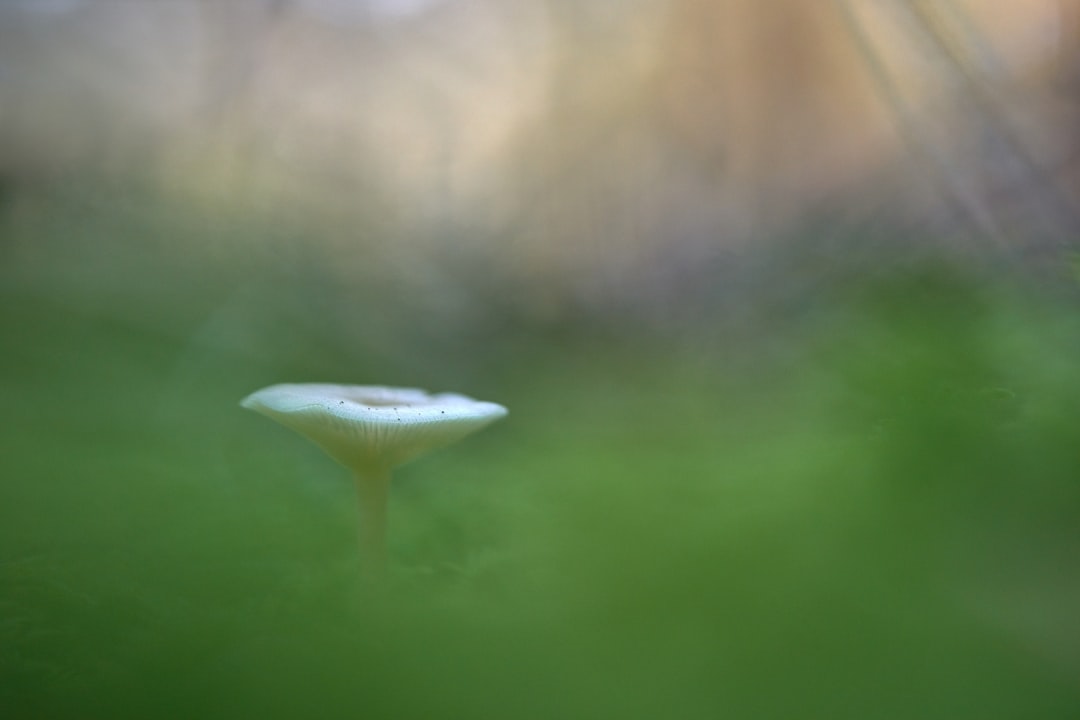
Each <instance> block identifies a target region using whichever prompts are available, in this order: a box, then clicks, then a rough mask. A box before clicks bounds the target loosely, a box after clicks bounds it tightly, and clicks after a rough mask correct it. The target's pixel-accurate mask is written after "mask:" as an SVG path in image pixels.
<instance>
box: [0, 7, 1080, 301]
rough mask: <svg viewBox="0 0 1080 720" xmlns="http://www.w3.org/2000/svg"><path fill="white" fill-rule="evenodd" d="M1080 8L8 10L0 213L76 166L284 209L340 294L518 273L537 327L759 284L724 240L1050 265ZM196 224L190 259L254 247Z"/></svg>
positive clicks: (63, 179) (119, 183)
mask: <svg viewBox="0 0 1080 720" xmlns="http://www.w3.org/2000/svg"><path fill="white" fill-rule="evenodd" d="M1078 13H1080V3H1077V2H1075V0H936V1H934V2H930V1H926V2H918V1H916V0H908V1H904V0H847V1H846V2H845V1H842V0H836V1H832V0H830V1H822V2H816V1H815V2H809V1H808V0H770V2H755V1H754V0H619V1H616V0H408V1H406V0H396V1H395V0H230V1H229V2H220V1H219V0H160V1H157V2H134V1H131V0H5V2H3V3H0V178H2V182H3V188H4V197H5V207H6V210H5V212H6V214H7V216H8V218H9V219H12V220H11V221H12V222H14V223H15V224H16V226H17V225H18V223H19V222H23V221H26V220H25V219H26V218H27V217H30V216H33V214H34V213H41V212H45V210H43V209H42V208H43V206H42V205H41V204H40V203H38V204H35V202H38V201H36V200H35V198H37V197H38V196H40V195H41V194H42V193H48V192H51V190H50V189H51V188H54V187H56V186H58V185H64V184H65V183H71V182H79V183H84V184H86V183H88V184H89V185H90V186H93V187H96V188H98V189H99V190H100V189H101V188H109V189H110V192H113V191H114V192H115V193H116V194H117V195H118V196H120V197H124V196H125V194H130V193H137V194H136V195H129V196H130V197H137V198H139V199H138V200H135V201H133V202H135V203H136V204H142V203H145V202H147V201H146V200H145V199H144V198H145V197H151V198H153V202H162V203H166V204H169V205H170V206H175V207H177V208H181V210H180V212H181V214H184V215H186V216H188V217H192V216H195V217H205V218H207V219H208V222H210V223H213V222H216V220H215V218H220V217H221V216H222V214H224V215H226V216H229V217H237V216H242V217H250V218H258V219H259V220H260V222H264V223H266V224H268V225H270V226H273V227H279V228H280V227H288V228H291V232H292V233H293V235H294V236H295V240H293V241H291V242H292V245H291V249H290V251H289V252H291V253H293V255H291V256H290V257H296V256H299V257H302V258H304V262H307V263H313V264H317V265H319V266H320V267H321V268H322V271H323V272H326V273H330V274H333V275H335V276H338V277H339V278H340V279H341V281H342V282H344V283H348V282H350V278H355V279H357V282H360V281H361V280H360V279H361V278H364V277H366V276H367V275H370V274H371V273H373V272H374V273H376V274H379V275H382V276H383V277H386V276H387V274H389V276H392V277H395V278H396V279H397V280H398V281H399V282H400V283H401V284H402V286H403V287H406V288H411V289H415V291H416V292H417V293H419V294H421V295H424V294H425V293H426V294H427V295H426V296H427V297H429V298H430V301H431V302H432V303H436V304H439V305H440V306H442V307H443V309H445V307H446V306H447V305H451V306H452V305H453V304H454V302H456V300H455V293H456V294H457V295H460V294H461V293H460V287H461V285H462V284H463V280H462V275H461V274H459V271H458V270H457V269H456V268H459V267H460V268H464V269H462V270H461V271H460V272H461V273H464V275H465V276H469V275H477V276H480V277H481V278H483V282H484V283H487V284H488V286H489V288H488V290H487V291H485V292H487V293H489V295H484V294H483V293H481V294H480V296H479V297H472V296H470V297H467V298H458V300H460V302H463V303H480V304H483V303H488V302H491V299H490V296H491V295H494V296H498V297H500V298H505V296H506V295H507V294H511V295H513V298H514V299H513V302H514V303H516V306H517V310H516V311H517V312H520V313H523V314H524V315H525V316H529V317H536V318H546V317H559V316H562V315H565V314H567V313H576V312H580V311H583V310H586V311H589V312H595V313H597V314H599V315H601V316H604V315H612V316H617V315H621V314H628V315H630V316H632V317H635V318H636V317H639V316H640V317H646V316H650V315H653V316H656V317H657V318H659V320H660V322H663V318H665V317H666V313H667V310H666V309H665V308H669V307H670V306H673V305H675V306H677V305H682V304H685V303H687V302H690V303H693V302H696V301H697V299H699V298H700V296H702V295H709V296H711V294H713V293H715V292H721V293H722V292H724V291H723V289H721V290H719V291H718V290H717V289H716V288H717V286H723V285H725V284H728V285H733V284H734V285H737V284H738V283H739V282H742V283H748V282H749V283H753V282H756V279H751V280H747V279H746V277H747V274H746V272H744V270H745V268H746V266H747V263H748V262H749V263H750V264H751V265H752V264H753V262H755V261H748V260H747V258H748V257H751V256H752V257H758V256H761V255H763V254H766V255H767V254H769V253H774V254H775V255H777V256H784V257H788V258H796V259H795V260H789V262H793V263H795V264H798V263H803V262H804V260H805V261H806V262H808V263H809V264H810V265H813V264H814V263H821V264H823V265H828V264H830V263H833V262H835V263H837V264H844V263H848V262H852V261H853V258H856V259H857V260H855V262H859V263H868V264H874V263H876V262H878V261H879V259H880V258H881V257H887V255H884V256H879V255H878V254H877V252H878V250H879V249H880V247H881V246H896V245H900V246H904V245H920V244H922V243H925V244H927V245H928V246H935V247H941V246H946V247H950V248H954V249H956V250H959V251H960V252H962V253H965V254H967V256H972V257H980V258H985V257H989V258H1004V259H1005V260H1007V261H1008V262H1013V261H1016V260H1019V261H1020V262H1022V263H1027V264H1032V265H1035V266H1040V267H1042V266H1054V265H1055V264H1057V263H1060V261H1061V260H1062V259H1063V258H1064V257H1065V256H1067V255H1068V253H1069V252H1070V250H1069V244H1070V242H1071V239H1072V237H1073V235H1074V234H1075V230H1076V227H1077V225H1076V217H1077V215H1076V200H1077V198H1076V192H1077V185H1076V182H1077V176H1076V171H1077V167H1076V162H1075V157H1074V155H1075V150H1076V147H1077V140H1078V138H1077V129H1078V128H1077V122H1076V108H1077V100H1078V92H1080V54H1078V50H1080V45H1078V41H1080V35H1078V32H1080V24H1078V22H1080V20H1078V17H1080V16H1078ZM144 194H145V195H144ZM808 227H814V228H821V229H819V230H817V231H815V232H808V231H806V228H808ZM845 233H846V235H845ZM17 235H18V233H16V236H17ZM211 235H212V233H211ZM841 236H843V237H845V238H846V239H843V240H841V239H837V238H840V237H841ZM73 242H74V240H73ZM145 242H152V239H151V238H146V239H145ZM206 242H207V244H208V245H213V246H212V247H200V246H199V242H198V240H197V239H195V240H192V241H186V242H185V243H184V246H185V247H184V249H183V251H182V252H183V253H186V254H188V255H195V256H197V257H199V258H200V260H199V262H224V263H226V264H228V263H235V262H239V261H242V260H243V259H245V258H246V257H248V254H249V253H251V252H259V251H260V250H259V248H258V247H257V245H258V241H257V240H249V241H240V240H235V239H229V240H227V241H226V240H222V239H220V238H219V239H218V240H215V241H213V242H211V241H210V240H207V241H206ZM253 244H254V246H255V247H253ZM32 245H34V243H30V242H24V243H23V244H22V245H20V244H19V243H17V242H16V243H15V246H14V247H9V248H6V249H5V253H6V254H7V255H6V261H5V262H7V263H8V267H9V270H10V269H11V268H16V267H19V266H20V264H22V265H24V266H25V267H26V268H27V271H28V272H29V271H30V268H31V267H32V266H33V265H34V263H35V262H44V260H42V258H44V257H48V262H49V263H53V264H55V263H62V262H63V259H62V257H59V256H62V255H64V253H51V254H50V253H47V252H45V251H44V250H41V249H40V248H38V249H37V250H35V249H34V248H32V247H31V246H32ZM894 249H895V247H891V250H890V252H891V251H892V250H894ZM118 252H119V253H120V254H123V253H126V252H127V250H119V251H118ZM170 252H181V251H180V250H177V249H176V248H172V249H171V250H170ZM35 253H37V255H35ZM804 254H805V255H807V256H809V257H810V258H811V259H809V260H807V259H806V258H804V257H803V255H804ZM101 267H102V268H105V267H107V264H106V265H102V266H101ZM732 268H739V270H738V271H737V272H733V271H732V270H731V269H732ZM376 269H377V270H376ZM101 272H103V273H105V274H106V275H107V272H106V271H105V270H104V269H101ZM725 273H726V274H725ZM732 274H734V275H737V276H739V277H741V278H742V279H741V280H733V279H731V277H730V276H731V275H732ZM654 319H655V318H654Z"/></svg>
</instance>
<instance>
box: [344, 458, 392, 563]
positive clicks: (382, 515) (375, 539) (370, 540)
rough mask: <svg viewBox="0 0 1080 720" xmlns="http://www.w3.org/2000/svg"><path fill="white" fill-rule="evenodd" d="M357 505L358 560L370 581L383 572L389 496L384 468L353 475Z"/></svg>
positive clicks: (359, 470)
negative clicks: (358, 516)
mask: <svg viewBox="0 0 1080 720" xmlns="http://www.w3.org/2000/svg"><path fill="white" fill-rule="evenodd" d="M353 479H354V481H355V483H356V497H357V500H358V501H359V504H360V560H361V562H362V563H363V567H364V571H365V572H366V573H367V574H368V575H369V576H371V577H380V576H382V575H383V573H384V572H385V571H386V506H387V503H388V501H389V496H390V470H389V469H388V468H358V469H356V470H355V471H354V472H353Z"/></svg>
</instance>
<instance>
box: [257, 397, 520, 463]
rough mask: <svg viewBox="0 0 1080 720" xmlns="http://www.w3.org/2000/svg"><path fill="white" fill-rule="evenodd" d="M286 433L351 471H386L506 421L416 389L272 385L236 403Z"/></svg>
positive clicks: (460, 400) (498, 408)
mask: <svg viewBox="0 0 1080 720" xmlns="http://www.w3.org/2000/svg"><path fill="white" fill-rule="evenodd" d="M240 404H241V405H242V406H243V407H245V408H248V409H249V410H254V411H256V412H259V413H262V414H263V415H266V416H267V417H270V418H272V419H274V420H276V421H277V422H279V423H281V424H282V425H285V426H286V427H289V428H291V429H293V430H295V431H296V432H298V433H300V434H301V435H303V436H305V437H307V438H308V439H309V440H311V441H313V442H314V443H316V444H317V445H319V446H320V447H321V448H322V449H323V450H325V451H326V452H327V454H329V455H330V456H331V457H333V458H334V459H335V460H337V461H338V462H339V463H341V464H342V465H345V466H346V467H348V468H350V469H352V470H358V469H364V468H380V467H381V468H386V469H388V468H392V467H395V466H397V465H400V464H402V463H404V462H407V461H409V460H411V459H413V458H415V457H416V456H418V455H421V454H423V453H426V452H428V451H430V450H435V449H437V448H440V447H444V446H446V445H450V444H451V443H454V442H456V441H458V440H460V439H461V438H463V437H465V436H466V435H469V434H470V433H472V432H475V431H476V430H479V429H480V428H482V427H484V426H485V425H487V424H489V423H491V422H494V421H495V420H498V419H499V418H501V417H504V416H505V415H506V413H507V411H506V408H504V407H503V406H502V405H498V404H496V403H491V402H483V401H480V400H473V399H472V398H470V397H466V396H464V395H458V394H455V393H440V394H437V395H432V394H428V393H427V392H425V391H424V390H419V389H416V388H394V387H383V386H379V385H330V384H322V383H302V384H284V385H271V386H270V387H266V388H263V389H262V390H258V391H256V392H254V393H252V394H251V395H248V396H247V397H246V398H244V399H243V401H241V403H240Z"/></svg>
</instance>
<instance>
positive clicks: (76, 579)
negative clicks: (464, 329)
mask: <svg viewBox="0 0 1080 720" xmlns="http://www.w3.org/2000/svg"><path fill="white" fill-rule="evenodd" d="M55 232H58V231H55ZM152 266H153V263H152V262H151V261H145V262H144V264H143V266H142V267H152ZM159 269H160V270H162V271H164V270H165V268H159ZM170 270H171V271H175V272H181V273H182V272H185V271H184V270H183V269H182V268H181V269H180V270H177V269H176V268H175V267H173V268H170ZM186 272H187V273H188V274H187V275H186V276H184V277H186V280H185V281H184V282H187V283H188V284H186V285H185V284H184V283H181V282H179V281H171V280H168V279H162V278H165V275H162V276H161V278H158V279H154V278H149V279H147V278H143V280H142V283H143V284H142V285H141V286H140V287H142V288H144V290H142V291H141V292H143V293H144V295H143V296H140V295H139V294H138V293H134V294H133V295H132V296H131V297H132V298H133V299H130V298H129V299H125V301H124V302H125V303H129V305H126V306H125V307H126V310H125V312H123V313H121V312H113V311H111V310H102V309H101V308H102V307H103V305H102V304H101V303H102V302H104V301H103V300H102V297H104V295H103V293H105V292H106V289H105V288H95V289H94V290H93V292H91V291H88V290H87V291H84V292H85V298H84V299H85V300H86V301H85V302H82V301H80V295H79V292H77V291H71V290H70V288H71V287H72V283H67V284H65V283H63V282H61V281H59V280H58V281H56V283H55V284H54V285H52V286H49V285H41V284H35V283H34V282H25V276H22V277H16V276H15V275H13V274H10V273H9V274H7V275H5V284H4V285H3V288H4V294H3V297H2V298H0V300H2V301H0V337H3V338H4V343H3V350H2V351H0V716H2V717H5V718H37V717H40V718H76V717H77V718H103V719H104V718H119V717H139V718H151V717H153V718H158V717H184V718H196V717H197V718H255V717H261V718H268V717H273V718H276V717H281V718H294V717H312V718H314V717H328V718H329V717H357V718H366V719H372V718H395V719H396V720H407V719H409V718H424V719H428V718H468V719H470V720H481V719H484V718H492V719H496V718H497V719H500V720H505V719H507V718H515V719H517V718H536V719H537V720H540V719H544V720H550V719H551V718H615V717H618V718H691V719H692V718H710V719H713V718H738V719H740V720H745V719H748V718H828V719H831V720H835V719H838V718H859V719H865V718H920V720H931V719H934V718H941V719H942V720H945V719H948V720H958V719H961V718H972V719H976V718H977V719H979V720H986V719H987V718H1067V717H1077V716H1080V681H1078V680H1077V678H1080V614H1078V613H1077V608H1078V607H1080V564H1078V563H1077V558H1078V557H1080V421H1078V411H1080V319H1078V318H1080V315H1077V313H1076V305H1075V299H1068V298H1062V297H1056V298H1055V299H1052V300H1051V299H1047V297H1046V294H1040V295H1038V296H1037V297H1036V296H1035V294H1033V293H1025V292H1022V291H1019V290H1017V289H1016V288H1012V289H1009V290H1005V289H1003V288H1001V287H997V286H991V285H988V284H986V283H983V282H979V281H972V280H970V279H963V278H962V276H960V275H954V274H950V273H948V272H943V271H941V270H927V271H914V272H909V273H906V274H905V276H904V277H900V278H889V277H886V278H885V279H884V280H882V281H880V282H876V283H873V284H869V285H867V284H864V285H862V286H860V287H851V288H848V289H847V290H846V291H844V292H837V293H836V294H834V295H833V296H831V297H830V298H828V299H827V301H823V302H822V303H820V304H819V305H818V306H817V307H816V309H815V311H814V312H812V313H807V316H806V317H804V318H802V319H799V320H795V321H792V322H789V323H785V324H781V325H780V326H778V327H777V328H776V329H770V330H769V336H768V337H762V338H758V339H757V341H756V342H749V343H747V344H746V345H744V346H740V347H730V346H724V344H723V343H717V344H706V345H696V344H694V343H693V342H692V339H693V338H692V337H691V338H686V339H685V340H686V341H685V342H683V343H675V344H666V343H661V342H658V341H656V340H655V339H651V338H648V337H642V338H637V339H635V338H627V337H622V338H618V339H612V338H607V339H597V338H593V339H590V338H589V336H588V333H580V334H574V333H567V334H564V335H559V336H558V337H557V338H555V337H552V336H551V335H544V334H537V335H536V336H530V334H529V333H528V332H524V331H518V332H517V333H516V334H514V339H513V341H512V342H511V341H506V340H505V338H504V339H500V337H499V335H498V333H495V334H493V335H492V336H491V337H489V338H486V339H484V341H483V342H478V343H477V344H475V345H470V346H469V348H471V349H462V347H461V346H456V345H455V346H454V348H456V351H457V354H454V353H449V351H447V352H448V355H447V356H446V363H445V364H439V363H437V362H432V361H428V360H425V361H423V362H421V361H419V360H416V359H415V358H414V359H410V358H409V357H405V352H404V351H398V350H395V351H393V352H387V351H386V349H385V347H383V348H377V347H372V348H371V351H370V353H369V354H364V353H363V352H361V351H358V350H357V348H358V347H360V348H362V347H364V346H363V344H362V343H361V344H356V343H354V344H351V345H350V344H342V345H334V344H333V343H330V342H328V341H326V340H325V337H326V336H324V335H319V332H318V327H316V330H312V329H311V328H312V325H313V324H314V325H316V326H317V323H316V322H315V321H311V323H309V324H308V325H304V324H303V323H301V322H298V321H297V320H296V316H295V313H294V314H290V312H291V311H289V312H286V311H283V310H281V307H282V306H281V305H274V304H273V303H270V304H269V305H267V308H268V309H267V310H266V311H265V314H264V315H254V316H253V317H254V319H255V320H257V321H259V322H261V323H262V325H261V326H260V327H264V329H265V328H270V329H271V330H273V329H275V328H280V329H282V333H283V337H281V338H280V339H278V340H274V341H270V340H267V339H266V338H269V337H272V336H273V333H272V332H265V333H264V334H263V335H260V338H261V340H260V341H259V343H254V342H250V341H248V340H245V338H248V337H249V336H248V335H245V333H253V332H254V330H252V329H251V328H250V327H242V326H241V324H238V323H233V322H231V321H228V322H226V321H221V323H222V324H220V325H217V326H214V325H213V324H212V323H211V324H210V325H207V324H205V323H201V324H200V322H195V321H194V320H193V319H192V318H194V317H195V316H196V315H198V313H195V312H194V311H191V317H189V316H188V315H185V314H184V313H185V312H187V311H182V310H179V309H177V308H179V307H180V306H181V305H183V306H184V307H188V305H185V303H187V302H189V301H190V303H191V306H194V307H196V308H200V307H202V306H204V305H205V306H206V313H204V316H206V317H211V318H212V317H213V312H212V311H213V305H214V302H211V301H210V300H207V297H206V293H207V292H209V296H210V297H211V298H212V297H213V290H212V288H213V287H217V285H214V283H218V284H219V285H227V284H228V279H227V278H226V279H220V278H219V279H217V280H213V279H211V280H207V283H208V285H209V286H210V287H211V290H210V291H206V290H205V288H202V287H200V285H199V284H198V280H199V279H200V278H202V279H205V278H206V276H205V275H203V274H200V272H199V270H198V268H195V269H190V268H189V269H188V270H187V271H186ZM290 282H293V285H292V286H288V285H287V283H286V285H287V287H286V288H284V289H283V290H282V292H294V293H301V294H303V293H308V294H307V295H304V296H303V297H305V298H306V300H307V301H309V303H308V305H307V306H308V307H311V308H317V307H320V305H319V302H320V300H319V298H318V297H316V296H315V295H314V294H313V293H312V292H311V291H312V287H314V286H316V285H317V283H315V284H312V285H301V284H298V283H297V282H296V281H295V279H294V280H292V281H290ZM170 283H172V284H170ZM50 287H52V288H59V287H65V288H67V289H68V292H67V293H66V294H65V293H63V292H51V291H49V288H50ZM167 293H172V294H171V295H168V294H167ZM155 302H157V303H158V304H159V305H160V306H161V307H164V308H167V309H174V310H176V314H175V316H170V315H168V314H167V313H165V312H158V313H157V314H156V315H155V314H152V313H151V314H149V315H147V317H151V318H157V319H158V320H160V322H156V323H155V322H143V321H140V320H139V317H140V312H142V311H143V310H144V309H145V307H147V306H153V303H155ZM95 303H96V304H95ZM130 303H133V304H130ZM139 303H143V305H141V306H140V305H139ZM107 307H113V306H107ZM289 307H293V306H289ZM369 310H370V309H369ZM146 312H147V313H149V312H150V311H146ZM200 312H201V310H200ZM376 314H377V312H376V311H375V310H370V312H369V315H370V316H372V317H374V316H375V315H376ZM360 316H361V317H366V316H364V314H363V312H361V313H360ZM208 322H209V321H208ZM215 327H216V328H217V329H216V330H215ZM208 328H209V329H208ZM305 328H306V331H305ZM364 330H365V328H364V326H363V324H362V323H360V322H359V321H358V324H357V327H355V328H354V331H355V333H362V332H363V331H364ZM305 332H306V334H305ZM504 332H505V333H506V334H513V329H512V328H511V329H504ZM215 333H216V334H215ZM313 336H316V337H315V339H314V340H313V339H312V337H313ZM208 338H209V339H208ZM320 338H321V340H320ZM230 340H233V341H235V342H230ZM320 342H321V344H320ZM416 342H418V343H419V344H420V346H421V348H420V349H423V348H422V339H421V340H420V341H416ZM256 346H257V349H258V352H255V350H253V348H255V347H256ZM401 347H405V348H406V349H408V350H410V351H411V350H413V349H415V346H414V345H408V344H407V343H406V344H404V345H402V346H401ZM444 350H445V349H444ZM470 368H471V369H470ZM322 380H326V381H338V382H356V383H387V384H404V385H409V384H414V385H427V386H429V389H431V390H440V391H441V390H450V391H460V392H466V393H469V394H472V395H475V396H477V397H482V398H484V399H490V400H494V401H497V402H500V403H502V404H504V405H506V406H507V407H508V408H509V409H510V412H511V415H510V417H509V418H508V419H507V420H505V421H503V422H502V423H500V424H498V425H495V426H492V427H491V428H489V429H487V430H485V431H484V432H483V433H481V434H479V435H477V436H475V437H472V438H470V439H468V440H467V441H466V442H463V443H462V444H461V445H458V446H455V447H454V448H450V449H447V450H445V451H443V452H441V453H439V454H437V455H432V456H431V457H429V458H425V459H422V460H419V461H417V462H415V463H414V464H411V465H408V466H407V467H405V468H404V469H403V470H402V471H401V472H400V473H399V477H398V480H397V483H396V485H395V487H394V494H393V497H392V501H391V517H390V554H391V571H390V577H389V579H388V581H387V583H386V585H385V587H382V588H371V587H366V586H365V585H364V581H363V580H362V578H363V575H362V574H361V573H358V572H357V559H356V537H355V532H356V513H355V503H354V498H353V497H352V494H351V493H352V489H351V484H350V483H349V480H348V477H347V475H346V473H345V472H344V471H343V470H342V469H341V468H338V467H336V466H335V465H333V464H332V463H331V462H330V461H329V460H328V459H327V458H326V457H325V456H324V455H323V454H322V453H321V452H320V451H319V450H318V449H317V448H314V447H313V446H310V445H309V444H307V443H306V442H305V441H304V440H303V439H301V438H300V437H299V436H296V435H293V434H291V433H289V432H288V431H286V430H284V429H282V428H280V427H277V426H275V425H273V424H271V423H269V422H266V421H265V420H264V419H262V418H259V417H257V416H255V415H253V414H250V413H247V412H245V411H243V410H241V409H240V408H239V407H238V406H237V402H238V401H239V399H240V398H241V397H243V396H244V395H245V394H247V393H248V392H250V391H252V390H254V389H256V388H258V387H260V386H262V385H265V384H267V383H269V382H273V381H322Z"/></svg>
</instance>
